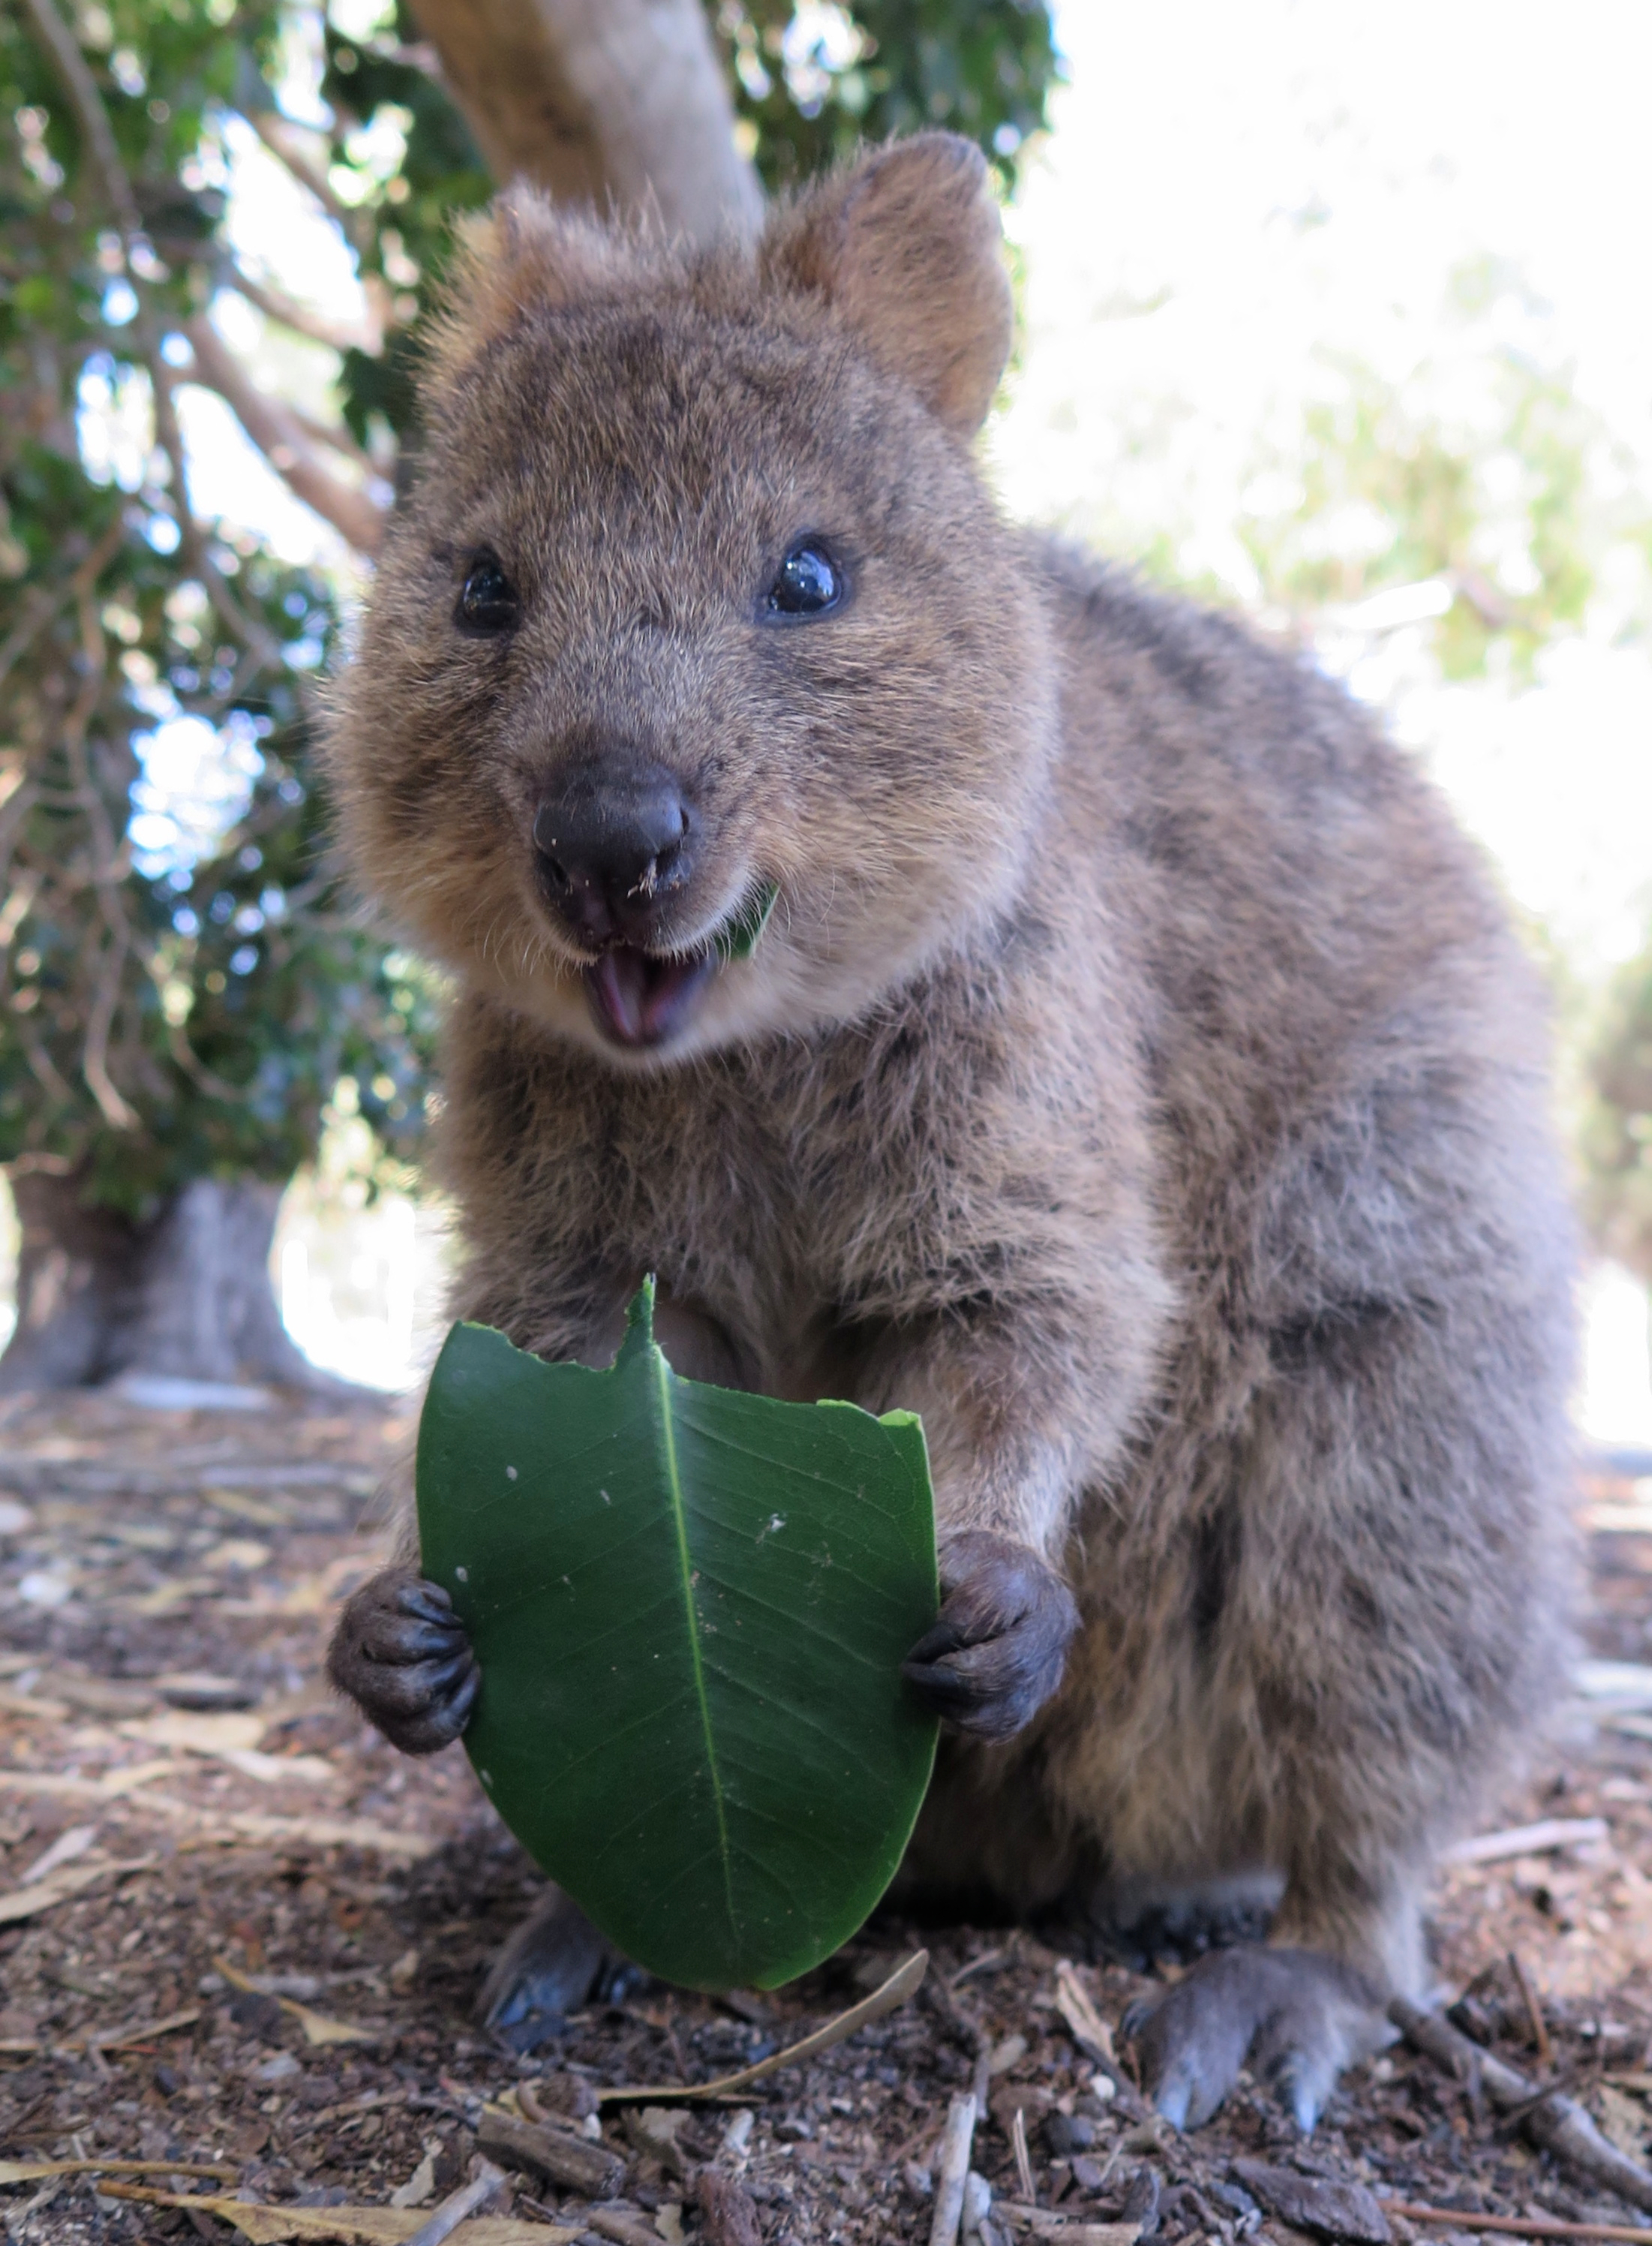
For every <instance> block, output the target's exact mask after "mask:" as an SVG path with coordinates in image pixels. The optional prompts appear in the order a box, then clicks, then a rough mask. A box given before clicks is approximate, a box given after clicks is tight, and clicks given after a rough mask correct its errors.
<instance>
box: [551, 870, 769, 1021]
mask: <svg viewBox="0 0 1652 2246" xmlns="http://www.w3.org/2000/svg"><path fill="white" fill-rule="evenodd" d="M777 895H778V890H777V888H776V887H775V884H774V883H773V882H772V881H765V882H762V883H761V884H760V885H759V886H758V888H756V889H755V890H753V891H752V892H751V894H750V895H748V896H746V897H744V898H743V899H742V900H741V902H740V903H739V905H738V907H737V908H736V909H735V910H734V912H732V913H731V915H730V916H729V918H728V919H727V921H725V922H724V924H723V926H722V927H721V928H719V929H717V932H716V934H715V935H714V936H712V938H711V940H710V943H708V944H707V945H706V946H705V947H704V949H703V950H700V951H694V952H690V953H689V954H688V955H687V956H685V957H683V958H677V959H661V958H656V956H655V955H654V954H653V953H652V952H649V951H639V950H637V949H636V948H635V946H633V945H631V944H629V943H619V944H615V945H614V946H613V947H612V948H611V949H608V950H607V951H605V952H604V953H603V954H602V957H601V958H600V959H597V960H594V961H593V962H592V963H591V965H590V966H588V967H587V968H586V969H585V970H583V977H584V983H585V993H586V997H588V999H589V1001H590V1007H591V1013H592V1017H593V1018H594V1019H595V1023H596V1026H597V1028H598V1029H599V1030H601V1031H602V1034H603V1036H604V1037H605V1038H608V1040H609V1041H610V1043H612V1044H614V1045H631V1046H642V1045H663V1044H664V1043H665V1042H666V1041H667V1039H668V1038H674V1037H675V1036H676V1034H677V1032H678V1031H680V1030H683V1029H686V1028H687V1027H688V1024H689V1023H690V1020H691V1019H692V1018H693V1016H694V1014H695V1011H696V1010H697V1007H698V1005H699V1003H700V1000H701V997H703V996H704V991H705V987H706V984H707V983H709V982H710V979H711V976H712V974H713V972H714V971H715V970H717V968H718V967H720V966H726V965H727V964H728V963H730V962H731V961H732V960H736V959H745V958H749V957H750V956H751V953H752V951H753V950H754V949H756V947H757V944H758V939H759V938H760V937H761V936H762V934H763V931H764V929H765V928H766V927H767V926H768V924H769V915H771V913H772V911H773V910H774V902H775V898H776V896H777Z"/></svg>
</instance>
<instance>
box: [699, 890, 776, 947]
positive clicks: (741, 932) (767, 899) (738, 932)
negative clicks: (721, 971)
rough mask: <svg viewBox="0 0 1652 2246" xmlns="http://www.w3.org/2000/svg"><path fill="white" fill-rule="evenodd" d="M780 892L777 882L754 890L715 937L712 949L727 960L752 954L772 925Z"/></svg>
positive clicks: (712, 940) (712, 941)
mask: <svg viewBox="0 0 1652 2246" xmlns="http://www.w3.org/2000/svg"><path fill="white" fill-rule="evenodd" d="M779 894H780V890H779V886H778V883H777V882H774V881H765V882H764V883H763V884H762V886H761V887H760V888H756V889H753V890H752V892H751V895H750V896H748V897H747V898H746V900H745V902H744V903H743V904H742V905H741V906H740V908H739V909H738V912H735V913H733V914H732V915H731V916H730V917H729V918H728V919H727V920H725V921H724V923H723V925H722V927H721V928H720V929H718V930H717V934H716V935H715V936H713V937H712V938H711V949H713V950H714V951H715V952H716V953H717V957H718V958H719V959H721V960H723V961H724V963H727V962H728V961H730V960H732V959H749V958H750V957H751V954H752V953H753V952H754V951H755V950H756V949H757V948H758V938H759V937H760V936H762V934H763V931H764V929H765V928H767V926H768V924H769V915H771V914H772V912H773V910H774V901H775V899H776V898H777V897H778V895H779Z"/></svg>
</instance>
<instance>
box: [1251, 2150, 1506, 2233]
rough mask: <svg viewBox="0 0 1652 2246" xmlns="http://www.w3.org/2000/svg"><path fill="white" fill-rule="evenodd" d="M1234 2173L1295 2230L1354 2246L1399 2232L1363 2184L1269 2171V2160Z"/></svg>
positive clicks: (1466, 2224)
mask: <svg viewBox="0 0 1652 2246" xmlns="http://www.w3.org/2000/svg"><path fill="white" fill-rule="evenodd" d="M1234 2175H1236V2176H1237V2177H1238V2178H1239V2181H1241V2183H1242V2184H1243V2185H1244V2187H1245V2188H1246V2190H1247V2191H1248V2192H1251V2193H1253V2194H1254V2196H1255V2197H1256V2198H1258V2199H1259V2200H1261V2203H1262V2205H1263V2206H1264V2207H1265V2208H1266V2209H1268V2213H1269V2214H1270V2215H1277V2216H1278V2217H1279V2219H1280V2221H1281V2222H1288V2223H1289V2224H1290V2225H1291V2227H1292V2228H1293V2229H1296V2230H1308V2231H1311V2232H1313V2234H1314V2235H1315V2236H1316V2237H1320V2238H1338V2239H1348V2240H1351V2241H1353V2242H1354V2246H1390V2241H1391V2240H1392V2238H1393V2236H1394V2234H1393V2232H1392V2231H1391V2230H1390V2229H1389V2227H1388V2217H1387V2216H1386V2215H1384V2214H1383V2208H1382V2202H1381V2201H1380V2200H1378V2199H1377V2197H1376V2196H1375V2195H1374V2194H1373V2193H1371V2192H1369V2191H1367V2189H1366V2188H1365V2187H1364V2185H1363V2183H1339V2182H1333V2181H1331V2180H1330V2179H1329V2178H1328V2177H1322V2176H1305V2175H1298V2174H1297V2173H1296V2171H1295V2168H1270V2167H1269V2166H1268V2163H1267V2162H1266V2161H1234ZM1464 2228H1465V2229H1472V2228H1473V2218H1472V2217H1465V2218H1464Z"/></svg>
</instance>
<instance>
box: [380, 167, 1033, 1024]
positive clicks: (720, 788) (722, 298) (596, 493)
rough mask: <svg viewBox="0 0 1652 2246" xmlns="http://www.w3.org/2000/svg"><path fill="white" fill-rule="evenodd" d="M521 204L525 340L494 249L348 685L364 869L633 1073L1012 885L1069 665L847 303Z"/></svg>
mask: <svg viewBox="0 0 1652 2246" xmlns="http://www.w3.org/2000/svg"><path fill="white" fill-rule="evenodd" d="M917 145H921V144H917ZM943 145H945V144H943ZM850 176H851V177H853V175H850ZM528 215H529V216H530V218H532V217H536V216H537V217H538V219H539V222H540V232H539V233H537V234H531V235H530V237H529V244H528V246H529V248H532V250H533V251H534V257H535V258H536V259H537V260H538V261H539V262H532V261H530V266H529V269H528V270H527V273H526V274H524V273H523V272H522V271H521V270H520V267H521V262H522V259H523V256H524V255H525V252H524V250H523V244H522V240H521V238H520V232H519V235H518V236H517V238H516V242H515V248H516V251H517V265H516V268H515V269H512V270H511V271H510V275H509V279H510V286H509V288H508V289H507V290H506V313H507V316H506V319H505V321H504V323H503V325H502V326H495V325H493V324H491V323H496V322H497V320H498V318H499V312H500V306H499V304H498V303H497V301H496V300H495V299H493V298H489V297H486V296H485V293H484V292H485V290H486V286H487V284H488V283H489V282H493V283H494V284H497V282H498V281H499V277H500V275H499V266H498V262H495V263H493V264H489V263H487V262H486V260H487V259H488V258H489V257H490V255H491V256H492V257H493V259H494V260H495V261H502V262H506V264H507V265H508V264H509V260H508V257H507V256H505V255H504V254H503V253H501V251H500V247H499V242H498V238H497V236H496V237H495V239H494V242H493V244H492V245H491V246H490V247H488V248H484V249H483V250H482V251H481V253H480V255H479V260H478V271H477V274H476V276H474V277H473V279H472V303H479V306H480V309H479V311H478V315H477V316H478V320H479V323H480V324H481V325H482V326H483V327H484V328H485V329H486V330H488V331H487V332H485V333H484V334H483V335H482V336H481V337H479V338H472V339H470V341H471V347H470V348H469V349H468V350H466V348H465V344H466V337H465V336H464V333H463V323H464V318H465V305H464V303H461V305H460V308H459V313H458V314H457V315H456V316H455V323H454V326H453V327H452V329H450V334H449V340H448V359H449V362H450V364H449V367H448V369H447V370H446V371H445V378H438V379H437V380H436V381H435V382H434V383H433V385H432V392H431V395H430V398H429V406H430V433H429V439H428V443H427V446H426V449H425V454H424V457H423V459H422V463H421V472H420V478H419V483H418V489H417V492H416V493H415V495H414V497H413V499H412V500H411V504H410V505H409V507H407V509H406V510H405V514H404V515H403V516H402V518H401V519H400V520H399V521H398V523H397V525H396V526H395V527H394V529H393V531H392V533H391V539H390V541H389V550H388V552H387V555H386V557H385V560H384V565H383V568H382V569H381V573H380V580H379V583H378V586H377V589H376V591H375V595H374V599H373V603H372V609H371V615H370V618H369V622H368V625H367V629H366V631H365V634H364V644H363V648H362V650H361V654H360V656H359V657H358V658H357V664H356V666H355V668H354V670H353V673H352V675H351V677H350V680H349V682H348V684H347V687H346V691H345V694H344V697H343V709H342V711H341V718H340V722H339V725H338V726H337V733H336V739H335V753H336V760H337V766H338V767H339V772H340V776H341V779H342V782H343V795H344V800H345V807H346V820H347V827H348V830H349V833H350V840H351V841H352V844H353V846H354V848H355V852H356V855H357V861H358V864H359V865H360V866H361V868H362V869H363V871H364V873H365V875H367V877H368V878H369V880H370V881H371V883H372V885H373V886H374V888H377V891H378V892H379V894H380V895H381V896H382V897H383V898H384V901H385V902H387V903H388V904H389V906H390V907H391V909H392V911H393V912H395V913H396V914H397V915H398V917H399V918H400V919H401V920H402V921H403V922H404V923H405V924H407V925H409V926H410V928H411V931H412V932H413V933H414V934H415V935H416V936H417V937H418V939H419V940H421V941H422V942H423V943H425V944H426V945H427V946H428V947H429V948H431V949H432V950H434V951H435V952H436V953H437V955H438V956H440V957H441V958H443V959H444V960H445V962H446V963H448V964H450V965H451V966H452V967H453V968H454V969H455V970H458V971H459V974H460V975H461V976H463V977H466V979H467V980H468V981H470V982H471V983H472V984H476V985H479V986H481V987H483V988H486V989H488V990H493V992H494V993H496V994H498V995H500V996H502V997H506V999H507V1001H509V1002H510V1003H513V1004H516V1005H518V1006H520V1008H521V1009H522V1010H523V1011H527V1012H529V1013H531V1014H533V1015H534V1016H535V1017H537V1018H540V1020H542V1021H543V1022H545V1023H546V1024H547V1025H549V1026H551V1027H552V1028H553V1029H554V1030H555V1031H558V1032H560V1033H561V1034H562V1035H564V1036H566V1037H568V1038H573V1039H575V1040H578V1041H580V1042H581V1043H583V1044H584V1045H587V1046H588V1047H590V1048H592V1049H594V1050H595V1051H596V1052H600V1053H602V1054H603V1055H604V1056H606V1057H608V1058H610V1059H611V1060H613V1061H614V1062H615V1063H616V1064H618V1065H631V1066H639V1065H641V1066H648V1065H660V1064H661V1063H663V1062H669V1061H671V1060H675V1059H678V1058H685V1057H687V1056H690V1055H691V1054H694V1053H697V1052H704V1051H706V1050H708V1049H709V1048H711V1047H713V1046H716V1045H723V1044H726V1043H729V1042H731V1041H737V1040H743V1039H747V1038H754V1037H757V1036H759V1035H762V1034H764V1033H768V1032H774V1031H782V1032H784V1031H804V1030H807V1029H810V1028H812V1027H813V1026H815V1025H816V1024H819V1023H820V1022H821V1021H823V1020H833V1019H843V1018H849V1017H852V1016H853V1015H854V1014H855V1013H857V1012H859V1011H862V1010H864V1009H865V1008H866V1007H867V1005H868V1004H871V1003H873V1002H874V1001H875V999H876V998H877V997H878V996H879V994H880V992H882V991H884V990H887V989H888V988H889V987H890V986H891V985H892V984H894V983H896V982H898V981H899V980H901V978H902V977H904V976H906V975H908V974H910V973H911V972H912V971H913V970H914V968H915V967H917V966H918V965H920V964H921V963H922V962H923V961H924V960H925V959H926V958H927V957H929V956H934V955H935V953H936V952H937V951H938V950H940V949H942V948H943V947H944V946H945V945H946V944H947V943H948V942H949V941H951V940H954V939H955V937H956V936H957V935H958V934H959V933H960V931H961V930H962V929H964V928H965V927H967V926H968V925H969V924H970V923H971V922H973V921H974V920H975V919H976V916H977V915H979V914H980V913H982V911H983V910H990V909H991V908H992V906H993V905H994V903H995V902H997V901H999V900H1000V899H1001V898H1002V897H1003V895H1004V893H1005V891H1006V889H1007V888H1008V887H1009V886H1010V883H1011V882H1012V881H1013V879H1014V875H1015V872H1016V868H1017V866H1018V863H1019V856H1020V847H1021V835H1022V833H1023V829H1024V826H1025V816H1026V812H1025V807H1026V800H1027V797H1028V794H1029V791H1030V789H1031V788H1033V787H1034V786H1036V785H1037V775H1038V772H1039V769H1040V764H1041V757H1042V743H1043V736H1044V718H1043V695H1044V688H1043V687H1042V685H1041V684H1039V683H1038V681H1037V647H1036V643H1037V636H1038V635H1037V624H1036V620H1035V619H1034V617H1033V616H1032V613H1031V608H1030V600H1029V597H1028V596H1027V595H1026V593H1025V592H1024V590H1023V589H1022V587H1021V583H1020V579H1019V575H1018V572H1017V569H1016V564H1015V561H1014V555H1013V548H1012V547H1011V545H1010V541H1009V540H1008V539H1007V537H1006V535H1005V534H1004V533H1003V530H1002V529H1001V528H1000V527H999V526H998V525H997V523H996V521H995V518H994V516H993V513H992V510H991V507H990V506H989V502H988V501H987V500H986V499H985V498H984V496H983V494H982V491H981V489H980V487H979V485H978V483H977V481H976V476H975V473H974V471H973V469H972V467H971V466H970V464H969V459H968V456H967V453H966V452H965V450H964V448H963V446H962V444H961V443H960V441H959V437H958V434H957V432H956V431H955V430H952V429H948V427H947V426H946V425H944V424H943V422H942V420H941V419H939V418H938V417H937V415H936V413H935V412H934V411H933V410H931V409H930V407H929V406H928V405H926V403H925V401H924V399H923V398H921V396H920V395H917V394H914V388H913V385H912V383H911V382H910V380H907V381H903V380H901V379H899V378H896V377H894V376H892V375H891V373H890V372H889V371H887V368H886V367H884V366H883V365H880V364H879V363H878V362H877V360H876V359H875V358H874V357H872V356H871V355H870V354H869V353H868V352H867V350H866V349H865V348H863V347H860V344H859V339H858V337H857V336H856V334H855V333H854V332H853V330H849V329H847V328H846V326H845V324H844V323H843V322H842V320H841V319H840V318H837V317H834V316H833V311H832V310H831V307H830V305H829V304H828V303H824V302H822V301H820V300H819V297H818V296H817V297H814V298H809V297H806V296H803V295H802V294H800V293H799V291H798V290H797V289H795V288H791V289H786V288H783V287H777V286H775V285H774V283H773V282H772V280H771V281H770V282H769V284H768V285H766V286H765V285H763V284H761V283H759V282H758V279H757V277H756V276H755V275H753V273H752V272H751V269H750V268H749V267H746V268H744V269H743V273H742V270H741V269H736V268H735V267H733V266H732V264H731V263H727V262H725V264H724V267H723V268H722V269H721V271H720V277H719V276H717V275H713V276H712V277H711V278H710V279H708V277H707V275H706V273H705V272H704V270H703V271H702V272H701V273H700V275H699V276H696V277H695V278H694V279H692V280H690V278H688V277H686V276H684V275H683V271H682V269H680V268H678V269H676V270H675V271H673V270H672V269H670V267H669V266H666V265H665V264H663V262H662V261H661V260H660V259H659V258H657V257H656V259H655V260H654V261H653V262H652V264H651V266H649V265H645V264H643V263H642V261H641V260H637V261H636V262H634V263H633V264H631V265H629V266H628V265H627V263H626V262H625V255H624V253H623V252H622V251H616V250H615V249H614V248H612V246H611V245H610V243H609V242H608V241H607V240H605V238H603V237H602V236H601V235H597V234H596V233H595V232H594V231H593V230H590V229H587V230H586V231H585V233H584V234H582V235H574V236H573V237H570V235H568V232H567V230H566V223H565V222H564V224H563V226H562V227H561V228H559V227H558V226H557V225H556V223H555V222H554V221H549V220H548V218H547V217H545V216H544V215H543V214H540V213H539V211H538V207H534V206H530V207H529V209H528ZM793 222H794V224H795V221H793ZM516 223H517V225H518V228H519V229H520V224H521V221H520V218H519V219H518V220H517V221H516ZM507 248H508V245H507ZM581 248H582V250H583V253H584V256H585V260H586V263H585V266H584V267H583V269H581V268H580V259H579V257H577V256H574V255H573V251H574V250H578V249H581ZM552 253H557V256H556V262H555V263H554V268H552V269H551V272H552V273H554V277H550V273H547V267H546V265H545V263H544V260H545V258H546V256H547V255H550V254H552ZM599 255H601V256H603V257H605V258H606V261H607V262H604V263H603V264H602V266H601V267H600V269H596V270H594V269H593V268H592V265H591V262H590V261H591V260H592V259H594V258H595V257H598V256H599ZM631 255H632V256H633V257H634V258H635V257H636V253H635V252H633V253H631ZM570 260H571V262H573V264H574V267H575V268H576V271H575V274H574V278H573V279H572V280H570V278H569V275H568V265H569V262H570ZM731 276H734V277H732V278H731ZM535 278H537V279H538V282H539V284H540V285H539V287H538V288H537V289H536V288H535V287H534V280H535ZM455 359H457V361H458V364H457V365H456V366H455V365H453V364H452V361H454V360H455ZM995 372H996V370H995Z"/></svg>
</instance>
